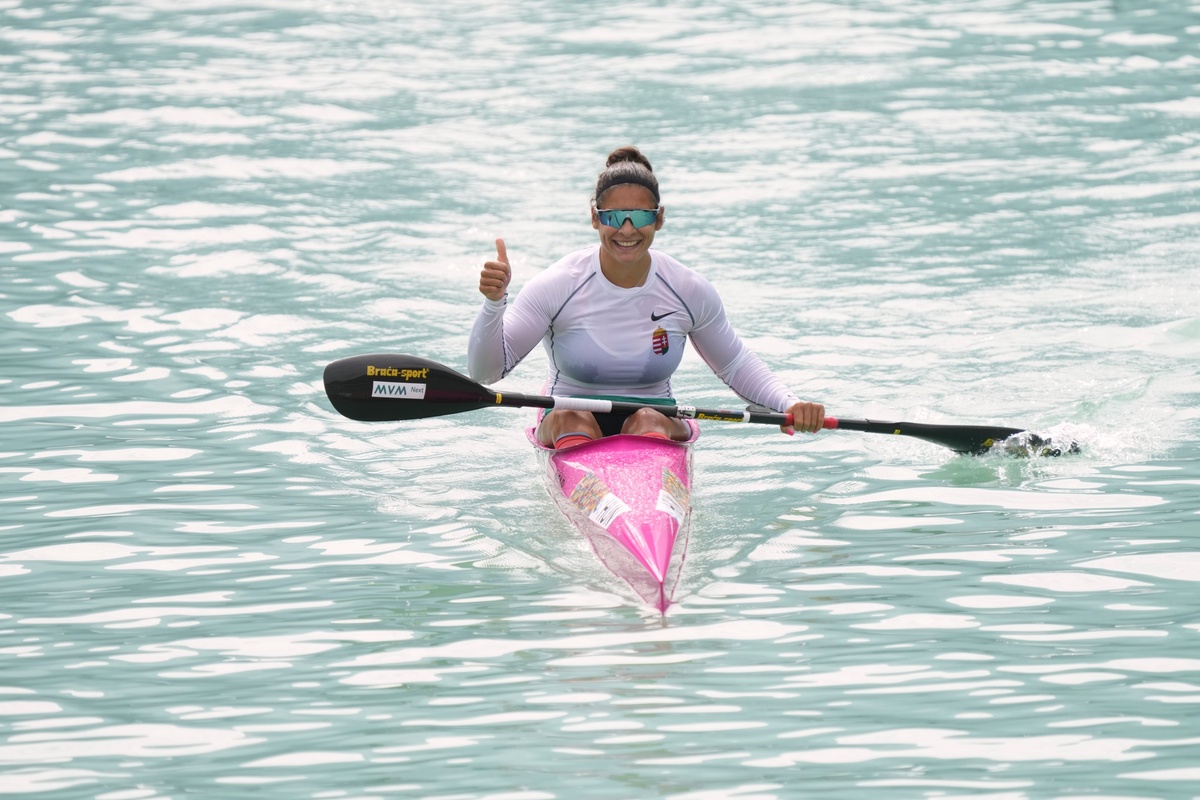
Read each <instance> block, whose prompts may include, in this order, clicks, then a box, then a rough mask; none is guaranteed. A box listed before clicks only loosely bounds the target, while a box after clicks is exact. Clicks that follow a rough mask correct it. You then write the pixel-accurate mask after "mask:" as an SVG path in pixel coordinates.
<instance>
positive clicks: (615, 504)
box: [588, 494, 629, 529]
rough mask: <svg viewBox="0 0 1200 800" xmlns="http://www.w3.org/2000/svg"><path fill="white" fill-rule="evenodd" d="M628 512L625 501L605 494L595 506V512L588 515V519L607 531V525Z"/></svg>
mask: <svg viewBox="0 0 1200 800" xmlns="http://www.w3.org/2000/svg"><path fill="white" fill-rule="evenodd" d="M628 510H629V506H627V505H625V501H623V500H622V499H621V498H619V497H617V496H616V495H615V494H606V495H605V496H604V497H603V498H601V500H600V502H599V503H598V504H597V505H596V510H595V511H593V512H592V513H591V514H588V518H589V519H591V521H592V522H594V523H596V524H597V525H599V526H600V527H601V528H605V529H607V528H608V526H609V525H612V524H613V523H614V522H616V521H617V517H619V516H621V515H622V514H624V513H625V512H626V511H628Z"/></svg>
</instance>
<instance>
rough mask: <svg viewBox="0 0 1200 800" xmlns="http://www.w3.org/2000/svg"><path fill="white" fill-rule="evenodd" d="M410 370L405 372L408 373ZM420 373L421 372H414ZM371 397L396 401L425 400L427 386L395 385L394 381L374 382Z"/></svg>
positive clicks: (418, 384)
mask: <svg viewBox="0 0 1200 800" xmlns="http://www.w3.org/2000/svg"><path fill="white" fill-rule="evenodd" d="M407 371H409V370H405V372H407ZM412 371H413V372H420V371H421V370H412ZM371 397H386V398H390V399H395V400H424V399H425V384H423V383H394V382H392V381H372V382H371Z"/></svg>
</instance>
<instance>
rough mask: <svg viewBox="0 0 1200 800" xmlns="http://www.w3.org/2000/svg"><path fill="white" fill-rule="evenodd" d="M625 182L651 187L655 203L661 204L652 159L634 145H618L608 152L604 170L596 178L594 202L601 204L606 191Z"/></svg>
mask: <svg viewBox="0 0 1200 800" xmlns="http://www.w3.org/2000/svg"><path fill="white" fill-rule="evenodd" d="M625 183H634V184H637V185H638V186H644V187H645V188H647V189H649V190H650V194H652V195H654V204H655V205H656V206H657V205H659V202H660V198H659V196H658V178H656V177H654V167H652V166H650V159H648V158H646V157H645V156H644V155H642V151H641V150H638V149H637V148H636V147H634V146H633V145H628V146H627V147H618V148H617V149H616V150H613V151H612V152H611V153H609V154H608V160H607V161H606V162H605V164H604V171H603V172H601V173H600V177H598V178H597V179H596V193H595V194H593V195H592V202H593V203H595V204H597V205H599V203H600V198H602V197H603V196H604V193H605V192H607V191H608V190H609V189H611V188H613V187H614V186H620V185H621V184H625Z"/></svg>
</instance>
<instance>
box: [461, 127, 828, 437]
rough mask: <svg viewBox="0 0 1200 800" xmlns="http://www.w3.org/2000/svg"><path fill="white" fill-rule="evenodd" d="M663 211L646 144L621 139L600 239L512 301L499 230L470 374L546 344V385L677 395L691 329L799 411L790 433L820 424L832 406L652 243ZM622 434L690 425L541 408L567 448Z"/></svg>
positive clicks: (731, 366) (588, 392)
mask: <svg viewBox="0 0 1200 800" xmlns="http://www.w3.org/2000/svg"><path fill="white" fill-rule="evenodd" d="M663 213H664V212H663V207H662V205H661V203H660V197H659V192H658V180H657V178H655V176H654V170H653V169H652V168H651V166H650V161H649V160H648V159H647V158H646V157H645V156H644V155H642V154H641V152H639V151H638V149H637V148H635V147H622V148H619V149H617V150H615V151H613V152H612V153H611V154H610V155H609V157H608V161H607V164H606V165H605V169H604V171H603V172H601V173H600V176H599V178H598V179H597V181H596V192H595V194H594V195H593V198H592V207H591V214H592V227H593V228H595V229H596V230H597V231H598V232H599V234H600V242H599V244H598V245H593V246H591V247H588V248H586V249H584V250H579V251H577V252H574V253H571V254H570V255H568V256H566V257H564V258H562V259H561V260H560V261H558V263H556V264H554V265H553V266H551V267H550V268H549V269H547V270H546V271H545V272H543V273H541V274H540V275H538V276H537V277H535V278H534V279H533V280H531V281H529V283H528V284H526V286H525V287H524V288H523V289H522V290H521V293H520V294H519V295H517V297H516V299H515V300H513V302H512V303H511V306H510V305H509V304H508V302H507V297H508V295H507V290H508V284H509V281H510V280H511V277H512V271H511V270H510V269H509V264H508V254H507V253H506V251H505V247H504V240H503V239H497V240H496V259H495V260H494V261H488V262H486V263H485V264H484V265H483V271H482V272H481V273H480V276H479V291H480V293H481V294H483V296H484V297H485V298H486V299H485V301H484V304H483V307H482V308H481V309H480V311H479V315H478V317H476V319H475V325H474V327H473V328H472V330H471V338H470V343H469V345H468V348H467V361H468V371H469V372H470V374H471V377H472V378H474V379H475V380H478V381H483V382H485V383H492V382H494V381H497V380H499V379H500V378H503V377H504V376H505V375H507V374H508V373H509V372H511V371H512V370H513V368H514V367H516V366H517V364H518V363H520V362H521V360H522V359H523V358H525V356H526V355H528V354H529V351H530V350H532V349H533V347H534V345H536V344H537V343H538V342H539V341H541V342H542V343H543V345H544V346H545V348H546V354H547V356H548V357H549V362H550V363H549V375H548V377H547V386H546V390H545V391H547V393H549V394H554V395H565V396H590V397H605V398H614V399H615V398H620V399H636V400H638V401H640V402H646V403H654V402H656V401H657V402H659V403H662V404H670V403H672V402H673V401H672V400H671V399H670V398H671V397H672V395H671V375H672V374H673V373H674V372H675V370H676V368H677V367H678V366H679V362H680V358H681V357H682V355H683V348H684V344H685V343H686V340H687V339H688V338H689V337H690V338H691V340H692V344H693V345H694V346H695V348H696V351H697V352H698V353H699V354H700V356H701V358H703V359H704V361H705V362H706V363H707V364H708V365H709V367H711V368H712V370H713V372H715V373H716V374H717V376H718V377H720V378H721V380H723V381H725V383H726V384H727V385H728V386H729V387H730V388H731V389H733V390H734V391H735V392H736V393H737V394H738V396H740V397H741V398H742V399H744V400H748V401H750V402H752V403H757V404H760V405H764V406H768V407H770V408H772V409H774V410H776V411H785V410H786V411H788V412H790V413H791V414H792V415H793V419H794V423H795V424H794V426H793V427H791V428H786V427H785V428H784V429H783V430H784V432H785V433H788V434H791V433H794V431H795V430H797V429H798V430H804V431H817V430H819V429H820V428H821V426H822V422H823V421H824V418H825V408H824V406H822V405H821V404H820V403H806V402H802V401H801V400H800V399H799V398H798V397H796V395H794V394H793V393H792V392H791V391H790V390H789V389H788V388H787V386H785V385H784V384H783V382H782V381H780V380H779V379H778V378H777V377H775V375H773V374H772V373H771V371H770V370H769V369H768V368H767V366H766V364H764V363H763V361H762V359H760V358H759V357H758V356H757V355H755V354H754V353H752V352H751V351H750V350H749V349H748V348H747V347H746V345H745V344H744V343H743V342H742V340H741V339H740V338H739V337H738V335H737V334H736V333H734V331H733V329H732V328H731V327H730V326H729V322H728V320H727V319H726V318H725V310H724V307H723V306H722V304H721V299H720V297H718V295H717V292H716V289H714V288H713V286H712V284H711V283H709V282H708V281H707V280H706V279H705V278H703V277H701V276H700V275H699V274H698V273H696V272H694V271H693V270H691V269H689V268H688V267H685V266H684V265H683V264H680V263H679V262H678V261H676V260H675V259H673V258H671V257H670V256H668V255H666V254H665V253H662V252H660V251H658V250H651V249H650V245H651V244H653V242H654V235H655V234H656V233H657V232H658V231H659V230H661V229H662V226H663ZM614 433H630V434H638V435H642V436H657V437H659V438H663V439H674V440H676V441H685V440H687V439H688V438H689V437H690V436H691V429H690V428H689V427H688V425H687V424H686V423H684V421H683V420H680V419H675V418H673V417H668V416H666V415H664V414H661V413H659V412H658V411H655V410H654V409H652V408H643V409H640V410H639V411H637V412H635V413H633V414H631V415H628V416H620V415H615V414H592V413H590V412H587V411H568V410H563V409H560V410H557V411H554V412H553V413H546V414H545V415H544V416H543V417H542V419H541V421H540V422H539V424H538V429H537V438H538V441H540V442H541V443H542V444H543V445H545V446H547V447H559V448H561V447H570V446H571V445H575V444H580V443H582V442H585V441H588V440H591V439H597V438H600V437H601V436H610V435H612V434H614Z"/></svg>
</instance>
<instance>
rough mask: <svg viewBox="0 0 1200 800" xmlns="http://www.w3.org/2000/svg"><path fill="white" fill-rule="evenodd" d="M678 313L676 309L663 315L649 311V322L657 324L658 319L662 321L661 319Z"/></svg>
mask: <svg viewBox="0 0 1200 800" xmlns="http://www.w3.org/2000/svg"><path fill="white" fill-rule="evenodd" d="M678 313H679V309H676V310H674V311H668V312H667V313H665V314H655V313H654V312H653V311H651V312H650V321H651V322H658V321H659V320H660V319H662V318H663V317H669V316H671V315H672V314H678Z"/></svg>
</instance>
